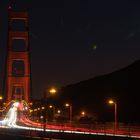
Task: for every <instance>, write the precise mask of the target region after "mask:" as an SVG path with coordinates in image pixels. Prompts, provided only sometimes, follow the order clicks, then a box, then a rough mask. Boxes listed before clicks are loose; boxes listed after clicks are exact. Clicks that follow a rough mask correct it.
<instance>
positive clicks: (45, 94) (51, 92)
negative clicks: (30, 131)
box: [43, 88, 57, 136]
mask: <svg viewBox="0 0 140 140" xmlns="http://www.w3.org/2000/svg"><path fill="white" fill-rule="evenodd" d="M56 92H57V91H56V89H55V88H51V89H50V90H49V91H48V92H47V93H46V91H45V93H44V117H43V118H44V136H45V130H46V110H47V108H46V100H47V98H48V97H49V96H50V95H54V94H55V93H56Z"/></svg>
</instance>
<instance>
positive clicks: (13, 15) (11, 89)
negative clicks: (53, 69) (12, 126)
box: [6, 10, 30, 102]
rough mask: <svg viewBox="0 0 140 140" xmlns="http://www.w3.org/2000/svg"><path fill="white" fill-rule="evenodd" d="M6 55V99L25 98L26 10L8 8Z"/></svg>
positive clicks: (27, 74)
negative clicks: (16, 10) (17, 10)
mask: <svg viewBox="0 0 140 140" xmlns="http://www.w3.org/2000/svg"><path fill="white" fill-rule="evenodd" d="M8 20H9V21H8V23H9V30H8V44H7V57H6V92H7V95H6V100H7V102H9V101H11V100H19V101H21V100H25V101H26V102H28V100H29V94H30V57H29V31H28V21H29V18H28V12H15V11H12V10H9V19H8Z"/></svg>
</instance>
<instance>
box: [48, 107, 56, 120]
mask: <svg viewBox="0 0 140 140" xmlns="http://www.w3.org/2000/svg"><path fill="white" fill-rule="evenodd" d="M49 108H51V109H53V120H55V107H54V106H52V105H49Z"/></svg>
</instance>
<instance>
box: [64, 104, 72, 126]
mask: <svg viewBox="0 0 140 140" xmlns="http://www.w3.org/2000/svg"><path fill="white" fill-rule="evenodd" d="M65 106H66V107H69V109H70V113H69V114H70V125H71V123H72V105H70V104H68V103H66V104H65Z"/></svg>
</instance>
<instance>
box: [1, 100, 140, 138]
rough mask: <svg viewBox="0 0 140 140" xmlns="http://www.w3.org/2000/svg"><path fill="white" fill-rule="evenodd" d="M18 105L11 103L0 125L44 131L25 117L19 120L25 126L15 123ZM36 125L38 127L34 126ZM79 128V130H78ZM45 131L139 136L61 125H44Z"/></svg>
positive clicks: (40, 125)
mask: <svg viewBox="0 0 140 140" xmlns="http://www.w3.org/2000/svg"><path fill="white" fill-rule="evenodd" d="M18 107H19V102H14V103H13V104H12V105H11V108H10V109H9V111H8V112H7V114H6V117H5V118H4V120H2V121H0V124H1V127H5V128H17V129H23V130H35V131H44V129H43V128H41V127H43V124H40V123H36V122H33V121H31V120H29V119H27V118H26V117H24V116H23V117H22V118H21V122H22V123H23V124H24V125H27V126H21V125H17V110H18ZM35 126H38V127H39V128H36V127H35ZM78 130H80V131H78ZM45 131H46V132H57V133H58V132H59V133H72V134H82V135H105V136H116V137H131V138H140V136H136V135H125V134H119V133H118V134H113V133H109V131H108V133H107V132H106V133H105V132H97V130H91V129H86V128H73V127H62V126H53V125H46V129H45Z"/></svg>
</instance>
